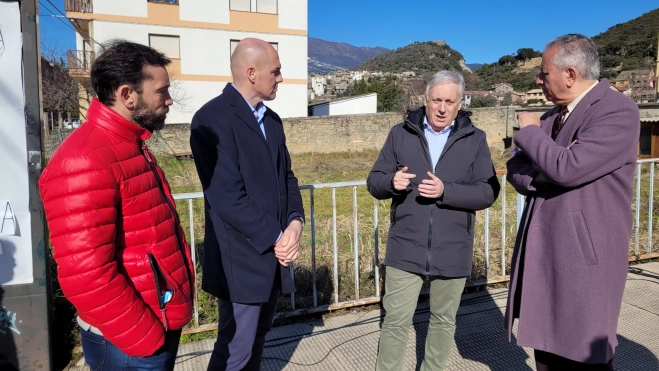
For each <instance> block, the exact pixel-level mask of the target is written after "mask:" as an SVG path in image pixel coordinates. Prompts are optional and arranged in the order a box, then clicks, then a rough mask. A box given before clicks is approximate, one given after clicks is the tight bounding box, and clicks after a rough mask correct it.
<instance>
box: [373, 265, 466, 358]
mask: <svg viewBox="0 0 659 371" xmlns="http://www.w3.org/2000/svg"><path fill="white" fill-rule="evenodd" d="M431 280H432V281H431V283H430V323H429V326H428V336H427V338H426V353H425V358H424V360H423V364H422V365H421V371H440V370H443V369H444V367H445V366H446V361H447V360H448V356H449V353H450V352H451V347H452V346H453V336H454V335H455V319H456V314H457V312H458V307H459V306H460V297H461V295H462V291H463V290H464V286H465V282H466V278H464V277H463V278H444V277H431ZM422 286H423V277H421V276H419V275H418V274H414V273H409V272H405V271H402V270H400V269H396V268H393V267H387V277H386V279H385V294H384V298H383V299H382V304H383V306H384V309H385V311H386V315H385V317H384V323H383V324H382V331H381V332H380V344H379V347H378V359H377V363H376V366H375V369H376V370H377V371H399V370H402V369H403V361H404V357H405V349H406V347H407V337H408V335H407V333H408V330H409V328H410V325H411V324H412V319H413V317H414V311H415V310H416V306H417V301H418V299H419V293H420V292H421V287H422Z"/></svg>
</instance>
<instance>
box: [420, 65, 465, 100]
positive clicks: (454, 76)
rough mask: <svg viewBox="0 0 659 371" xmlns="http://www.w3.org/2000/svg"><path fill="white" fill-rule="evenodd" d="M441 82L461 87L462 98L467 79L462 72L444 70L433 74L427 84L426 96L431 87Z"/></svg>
mask: <svg viewBox="0 0 659 371" xmlns="http://www.w3.org/2000/svg"><path fill="white" fill-rule="evenodd" d="M440 84H456V85H457V86H458V87H459V88H460V98H462V93H463V92H464V91H465V79H464V77H462V74H461V73H460V72H455V71H447V70H442V71H439V72H437V73H435V74H434V75H432V76H431V77H430V79H429V80H428V84H426V98H427V97H428V94H429V93H430V89H432V88H434V87H435V86H437V85H440Z"/></svg>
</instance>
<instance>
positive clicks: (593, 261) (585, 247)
mask: <svg viewBox="0 0 659 371" xmlns="http://www.w3.org/2000/svg"><path fill="white" fill-rule="evenodd" d="M572 221H573V222H574V227H575V228H576V232H577V239H578V240H579V247H580V248H581V253H582V254H583V257H584V259H585V260H586V265H597V255H596V254H595V247H594V246H593V241H592V240H591V238H590V231H589V230H588V225H587V224H586V219H585V218H584V216H583V213H582V212H581V210H579V211H573V212H572Z"/></svg>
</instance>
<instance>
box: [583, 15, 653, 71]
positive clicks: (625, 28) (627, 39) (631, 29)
mask: <svg viewBox="0 0 659 371" xmlns="http://www.w3.org/2000/svg"><path fill="white" fill-rule="evenodd" d="M657 25H659V9H655V10H653V11H650V12H647V13H645V14H643V15H642V16H640V17H638V18H636V19H632V20H631V21H628V22H625V23H620V24H617V25H615V26H613V27H611V28H609V29H608V30H606V32H602V33H601V34H599V35H597V36H595V37H593V41H594V42H595V44H597V47H598V49H599V52H600V59H601V61H602V70H603V75H604V76H605V77H610V76H617V72H619V71H623V70H630V69H637V68H642V69H650V68H652V67H653V66H654V65H655V61H656V57H657V33H658V32H659V29H658V28H657Z"/></svg>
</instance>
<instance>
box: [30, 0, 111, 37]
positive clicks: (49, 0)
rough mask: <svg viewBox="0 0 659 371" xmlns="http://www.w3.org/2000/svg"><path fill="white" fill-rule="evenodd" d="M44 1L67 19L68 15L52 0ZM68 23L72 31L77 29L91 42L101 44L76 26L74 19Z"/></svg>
mask: <svg viewBox="0 0 659 371" xmlns="http://www.w3.org/2000/svg"><path fill="white" fill-rule="evenodd" d="M46 1H47V2H48V4H50V5H52V7H53V8H55V10H57V12H58V13H59V14H61V15H63V16H64V17H65V18H67V19H68V17H67V16H66V14H64V13H63V12H62V11H61V10H60V9H59V8H58V7H57V5H55V4H53V2H52V0H46ZM39 3H41V1H39ZM58 19H60V20H61V18H58ZM69 25H72V26H73V27H74V31H77V32H78V33H79V34H81V35H83V36H86V38H87V39H89V40H91V41H93V42H94V43H96V44H97V45H98V46H103V45H102V44H101V43H99V42H98V41H96V40H94V39H93V38H92V37H91V35H89V33H88V32H85V31H83V30H82V29H81V28H80V27H78V24H77V23H75V21H73V22H70V23H69Z"/></svg>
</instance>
